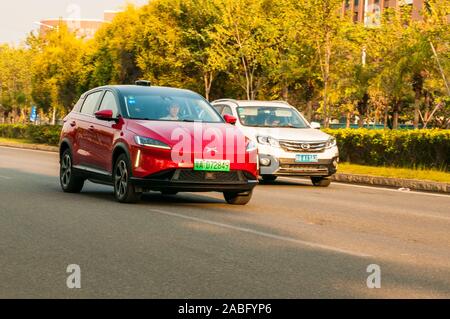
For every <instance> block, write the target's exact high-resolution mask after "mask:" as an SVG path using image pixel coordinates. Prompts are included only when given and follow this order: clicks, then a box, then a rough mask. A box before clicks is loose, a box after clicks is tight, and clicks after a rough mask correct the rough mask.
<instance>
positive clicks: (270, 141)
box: [256, 136, 280, 147]
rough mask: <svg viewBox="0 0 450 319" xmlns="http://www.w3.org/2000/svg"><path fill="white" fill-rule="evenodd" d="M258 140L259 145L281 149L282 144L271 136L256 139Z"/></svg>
mask: <svg viewBox="0 0 450 319" xmlns="http://www.w3.org/2000/svg"><path fill="white" fill-rule="evenodd" d="M256 139H257V140H258V143H259V144H262V145H270V146H272V147H280V143H279V142H278V140H277V139H275V138H273V137H270V136H258V137H257V138H256Z"/></svg>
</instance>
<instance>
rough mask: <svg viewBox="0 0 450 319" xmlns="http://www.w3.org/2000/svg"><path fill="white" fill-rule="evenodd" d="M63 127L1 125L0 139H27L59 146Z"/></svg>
mask: <svg viewBox="0 0 450 319" xmlns="http://www.w3.org/2000/svg"><path fill="white" fill-rule="evenodd" d="M60 133H61V126H51V125H42V126H41V125H40V126H38V125H25V124H0V137H5V138H19V139H26V140H29V141H31V142H33V143H39V144H48V145H58V143H59V135H60Z"/></svg>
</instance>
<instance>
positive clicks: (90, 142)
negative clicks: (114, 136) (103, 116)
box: [76, 91, 103, 168]
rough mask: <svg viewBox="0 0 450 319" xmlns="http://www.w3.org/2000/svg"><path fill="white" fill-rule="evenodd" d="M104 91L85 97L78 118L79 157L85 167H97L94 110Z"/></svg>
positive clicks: (80, 163)
mask: <svg viewBox="0 0 450 319" xmlns="http://www.w3.org/2000/svg"><path fill="white" fill-rule="evenodd" d="M102 95H103V91H95V92H92V93H89V94H88V95H87V96H86V98H85V99H84V102H83V105H82V106H81V110H80V113H79V115H78V120H77V131H78V134H77V146H78V147H77V150H76V152H77V157H78V159H79V165H81V166H84V167H91V168H92V167H95V159H94V157H95V144H96V142H95V139H96V134H95V132H94V124H95V120H96V119H95V116H94V112H95V110H96V109H97V108H98V105H99V103H100V98H101V97H102Z"/></svg>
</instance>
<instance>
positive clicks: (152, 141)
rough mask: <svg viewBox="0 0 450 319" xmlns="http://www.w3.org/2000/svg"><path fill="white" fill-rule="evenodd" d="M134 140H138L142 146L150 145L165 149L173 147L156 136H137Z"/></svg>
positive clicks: (137, 142)
mask: <svg viewBox="0 0 450 319" xmlns="http://www.w3.org/2000/svg"><path fill="white" fill-rule="evenodd" d="M134 140H135V141H136V144H138V145H142V146H150V147H154V148H161V149H164V150H170V149H172V148H171V147H170V146H169V145H167V144H166V143H163V142H161V141H158V140H155V139H154V138H150V137H142V136H135V137H134Z"/></svg>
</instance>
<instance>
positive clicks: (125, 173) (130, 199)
mask: <svg viewBox="0 0 450 319" xmlns="http://www.w3.org/2000/svg"><path fill="white" fill-rule="evenodd" d="M113 172H114V173H113V176H114V196H115V197H116V199H117V200H118V201H119V202H120V203H137V202H138V201H139V200H140V199H141V196H142V193H140V192H136V188H135V186H134V185H133V184H132V183H131V181H130V178H131V165H130V161H129V160H128V157H127V156H126V155H125V154H122V155H120V156H119V158H118V159H117V161H116V163H115V165H114V171H113Z"/></svg>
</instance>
